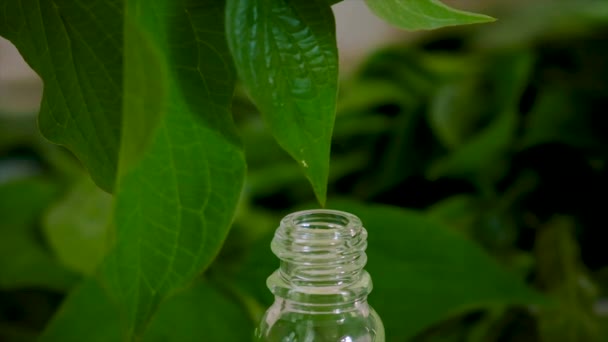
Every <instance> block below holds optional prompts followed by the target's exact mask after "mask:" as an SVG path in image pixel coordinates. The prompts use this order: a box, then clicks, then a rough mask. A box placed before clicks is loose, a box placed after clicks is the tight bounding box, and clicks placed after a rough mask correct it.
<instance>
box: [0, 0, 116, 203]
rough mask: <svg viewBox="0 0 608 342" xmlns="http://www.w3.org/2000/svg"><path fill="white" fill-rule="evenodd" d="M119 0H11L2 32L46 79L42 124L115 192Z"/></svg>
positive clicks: (1, 13) (1, 11) (0, 9)
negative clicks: (85, 0) (81, 0)
mask: <svg viewBox="0 0 608 342" xmlns="http://www.w3.org/2000/svg"><path fill="white" fill-rule="evenodd" d="M122 8H123V4H122V1H121V0H92V1H87V2H86V4H85V3H84V2H80V1H74V0H55V1H37V0H20V1H5V2H3V3H2V5H0V36H4V37H6V38H7V39H9V40H10V41H11V42H12V43H13V44H15V46H16V47H17V48H18V49H19V52H20V53H21V54H22V55H23V57H24V58H25V60H26V61H27V62H28V64H29V65H30V66H31V67H32V68H33V69H34V70H35V71H36V72H37V73H38V74H39V75H40V77H41V78H42V80H43V81H44V94H43V98H42V103H41V107H40V117H39V126H40V130H41V131H42V133H43V135H44V136H46V137H47V138H48V139H49V140H51V141H52V142H54V143H57V144H61V145H64V146H66V147H67V148H69V149H70V150H71V151H72V152H73V153H74V154H75V155H76V156H77V157H78V158H79V159H80V160H81V161H82V163H83V164H84V165H85V167H86V168H87V169H88V170H89V172H90V173H91V176H92V177H93V179H94V180H95V182H96V183H97V184H99V186H100V187H102V188H103V189H104V190H106V191H112V189H113V187H114V180H115V175H116V169H117V161H118V149H119V145H120V131H121V129H120V127H121V124H120V123H121V121H120V120H121V101H122V100H121V99H122V54H121V51H122V47H123V41H122V17H123V13H122V12H123V10H122Z"/></svg>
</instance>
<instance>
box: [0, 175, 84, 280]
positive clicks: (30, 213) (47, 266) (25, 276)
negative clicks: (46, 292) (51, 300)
mask: <svg viewBox="0 0 608 342" xmlns="http://www.w3.org/2000/svg"><path fill="white" fill-rule="evenodd" d="M56 194H57V186H56V185H55V184H53V183H51V182H49V181H47V180H44V179H42V178H30V179H24V180H20V181H15V182H11V183H7V184H2V185H0V198H2V199H3V200H2V201H0V217H2V222H1V223H0V288H1V289H5V290H6V289H17V288H22V287H42V288H48V289H52V290H57V291H64V290H66V289H68V288H69V287H70V286H71V285H72V284H73V283H74V281H75V280H76V276H75V275H74V274H72V273H71V272H69V271H68V270H66V269H65V268H63V267H62V266H61V265H60V264H59V263H58V262H56V260H54V258H53V257H52V255H51V253H49V251H48V250H47V249H46V246H44V244H43V243H42V242H41V241H40V240H39V238H38V236H37V233H38V232H37V231H36V226H37V223H38V220H39V218H40V216H41V213H42V210H44V208H45V207H46V206H48V205H49V203H50V202H51V201H52V200H53V199H54V198H55V196H56Z"/></svg>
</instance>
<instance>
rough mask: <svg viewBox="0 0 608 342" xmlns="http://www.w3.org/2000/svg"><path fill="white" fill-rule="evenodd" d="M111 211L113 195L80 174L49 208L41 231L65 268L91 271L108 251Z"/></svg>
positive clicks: (86, 272) (81, 271)
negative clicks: (65, 192) (67, 190)
mask: <svg viewBox="0 0 608 342" xmlns="http://www.w3.org/2000/svg"><path fill="white" fill-rule="evenodd" d="M111 214H112V196H110V195H109V194H107V193H105V192H103V191H102V190H101V189H99V188H98V187H97V186H96V185H95V184H94V183H93V182H92V181H91V180H90V179H89V178H88V177H83V178H82V179H80V180H79V181H77V182H75V184H74V185H73V187H72V188H71V189H70V191H69V192H68V194H67V195H66V196H65V197H64V198H63V199H62V200H61V201H59V202H57V203H55V204H54V205H53V206H52V207H51V208H49V211H48V212H47V215H46V216H45V217H44V222H43V225H44V226H43V228H44V233H45V235H46V237H47V240H48V241H49V243H50V245H51V247H52V249H53V251H54V252H55V254H56V255H57V257H58V258H59V260H61V262H62V263H63V264H64V265H65V266H66V267H69V268H70V269H72V270H74V271H77V272H80V273H84V274H92V273H93V272H95V270H96V268H97V266H99V264H100V263H101V261H102V260H103V257H104V256H105V253H106V251H107V245H108V242H109V241H108V226H109V225H110V218H111Z"/></svg>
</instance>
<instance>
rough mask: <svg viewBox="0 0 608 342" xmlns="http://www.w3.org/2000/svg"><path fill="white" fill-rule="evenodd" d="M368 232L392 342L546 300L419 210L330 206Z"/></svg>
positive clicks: (375, 296)
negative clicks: (488, 310)
mask: <svg viewBox="0 0 608 342" xmlns="http://www.w3.org/2000/svg"><path fill="white" fill-rule="evenodd" d="M330 204H331V205H332V207H334V208H337V209H341V210H344V211H348V212H351V213H353V214H355V215H357V216H359V217H360V218H361V221H362V222H363V225H364V226H365V227H366V228H367V230H368V232H369V238H368V241H369V245H368V250H367V256H368V265H367V266H366V269H367V270H368V271H369V273H370V274H371V276H372V279H373V280H374V291H373V292H372V294H371V296H370V304H371V305H372V306H374V307H375V308H376V310H377V311H378V313H379V314H380V316H381V317H382V320H383V322H384V324H385V326H386V332H387V341H404V340H407V338H410V337H412V336H413V335H415V334H416V333H419V332H420V331H422V330H423V329H424V328H426V327H428V326H429V325H431V324H433V323H436V322H438V321H440V320H442V319H445V318H447V317H449V316H450V315H453V314H455V313H459V312H462V311H464V310H470V309H475V308H483V307H487V306H490V305H494V304H526V305H529V304H541V303H543V302H544V297H542V296H540V295H539V294H537V293H536V292H534V291H533V290H531V289H529V288H528V287H526V286H525V285H524V284H523V283H521V282H520V281H519V280H518V279H517V277H515V276H513V275H510V274H509V273H507V272H506V271H504V270H502V269H501V267H500V266H498V264H497V263H496V262H495V261H494V260H492V259H491V258H490V257H489V256H488V255H486V254H485V253H484V252H482V250H481V249H480V248H479V247H478V246H476V245H475V244H474V243H473V242H471V241H469V240H468V239H466V238H465V237H464V236H462V235H460V234H458V233H456V232H454V231H453V230H452V229H450V228H448V227H447V226H445V225H443V224H441V223H439V222H438V221H437V220H435V219H433V218H430V217H428V216H427V215H424V214H422V213H420V212H415V211H411V210H405V209H400V208H395V207H388V206H379V205H371V206H370V205H363V204H360V203H355V202H340V203H338V202H337V203H330Z"/></svg>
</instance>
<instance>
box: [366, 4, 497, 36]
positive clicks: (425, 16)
mask: <svg viewBox="0 0 608 342" xmlns="http://www.w3.org/2000/svg"><path fill="white" fill-rule="evenodd" d="M365 3H367V6H368V7H369V8H370V9H371V10H372V12H374V13H375V14H376V15H377V16H378V17H380V18H382V19H384V20H386V21H387V22H388V23H390V24H392V25H395V26H397V27H399V28H402V29H406V30H431V29H436V28H440V27H444V26H453V25H463V24H477V23H487V22H491V21H494V18H492V17H489V16H487V15H483V14H476V13H470V12H465V11H461V10H457V9H453V8H450V7H448V6H446V5H444V4H443V3H441V2H440V1H439V0H382V1H378V0H365Z"/></svg>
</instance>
